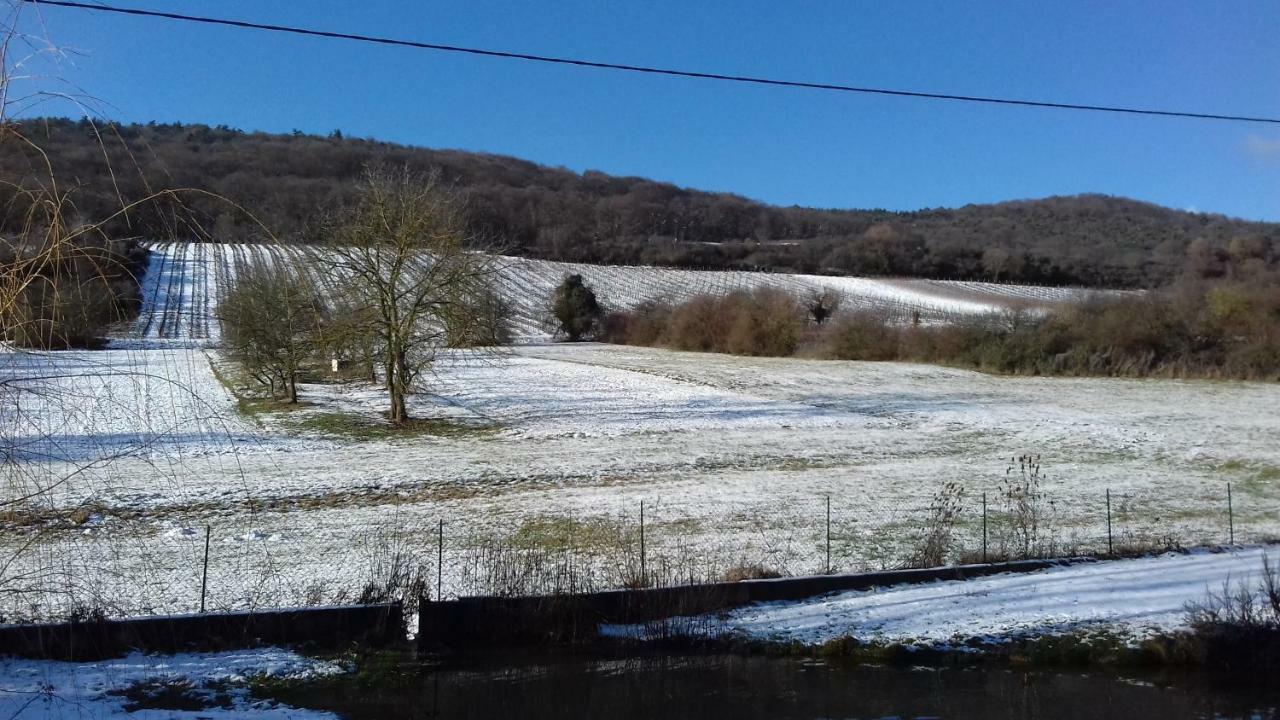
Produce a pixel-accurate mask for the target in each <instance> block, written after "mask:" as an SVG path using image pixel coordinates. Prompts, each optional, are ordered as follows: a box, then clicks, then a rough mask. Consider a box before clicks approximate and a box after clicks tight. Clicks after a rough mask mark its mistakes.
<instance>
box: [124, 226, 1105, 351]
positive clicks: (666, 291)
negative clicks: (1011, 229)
mask: <svg viewBox="0 0 1280 720" xmlns="http://www.w3.org/2000/svg"><path fill="white" fill-rule="evenodd" d="M151 251H152V254H151V259H150V265H149V269H148V271H147V274H146V276H145V277H144V279H143V283H142V293H143V298H144V311H143V314H142V315H141V317H139V318H138V320H137V321H136V323H135V325H134V327H133V328H132V329H131V332H130V333H129V334H130V335H131V336H132V337H135V338H146V339H169V340H188V341H190V340H195V341H209V342H216V340H217V339H218V336H219V329H218V324H217V321H216V319H215V317H214V313H215V311H216V308H217V302H218V297H219V294H220V293H221V292H223V291H224V290H225V288H227V287H229V286H230V283H231V282H232V280H233V279H234V277H235V275H236V273H237V272H238V271H239V270H240V269H241V268H244V267H249V266H254V265H258V266H266V267H280V266H284V267H297V268H301V269H303V270H304V271H306V272H308V273H309V274H311V275H312V276H313V279H315V280H316V281H317V282H318V283H320V284H322V285H325V284H328V282H327V281H326V279H325V278H323V277H322V274H321V273H320V272H319V271H318V270H317V263H316V262H315V254H316V253H319V252H323V250H320V249H316V248H310V247H306V246H299V245H232V244H214V243H158V244H154V245H152V246H151ZM498 263H499V264H498V277H497V281H496V284H497V287H498V290H499V292H500V293H501V294H502V295H503V297H504V298H505V299H506V300H507V302H509V303H511V305H512V308H513V315H514V317H513V318H512V322H513V326H514V328H513V329H514V330H515V335H516V337H517V338H519V339H520V340H521V341H523V342H537V341H542V340H546V339H547V338H548V336H549V331H548V329H547V326H546V322H545V318H546V314H547V313H546V305H547V300H548V298H549V297H550V295H551V292H552V290H553V289H554V288H555V287H556V285H558V284H559V283H560V281H561V280H562V279H563V278H564V277H565V275H569V274H580V275H582V276H583V277H584V278H585V279H586V281H587V283H588V284H589V285H591V286H592V287H593V288H594V289H595V290H596V293H597V294H598V295H599V297H600V298H601V300H602V301H603V302H604V303H605V304H606V305H607V306H609V307H613V308H620V309H629V308H633V307H635V306H636V305H638V304H639V303H642V302H644V301H646V300H656V299H663V300H670V301H676V302H679V301H681V300H685V299H688V298H690V297H693V296H694V295H699V294H712V295H723V294H726V293H729V292H732V291H734V290H743V289H752V288H757V287H766V286H767V287H775V288H779V289H782V290H785V291H787V292H790V293H792V294H795V295H798V296H803V295H805V294H808V293H811V292H814V291H820V290H823V289H830V290H835V291H837V292H839V293H840V294H841V295H842V297H843V301H844V305H845V307H848V308H858V309H865V310H878V311H883V312H888V313H891V314H893V315H895V316H898V317H904V318H905V317H911V316H912V315H913V314H914V313H919V316H920V318H921V319H922V320H924V321H926V322H945V321H947V320H951V319H955V318H958V317H965V316H973V315H982V314H987V313H993V312H999V311H1000V310H1002V309H1004V308H1007V307H1009V306H1010V305H1013V304H1023V305H1030V306H1037V307H1043V306H1047V305H1054V304H1060V303H1069V302H1078V301H1080V300H1082V299H1083V298H1084V297H1086V296H1087V295H1088V293H1089V291H1087V290H1083V289H1080V288H1053V287H1037V286H1020V285H1000V284H995V283H981V282H957V281H944V280H901V279H879V278H876V279H873V278H855V277H828V276H820V275H789V274H775V273H762V272H744V271H713V270H675V269H669V268H657V267H627V266H606V265H586V264H581V263H563V262H554V261H549V260H530V259H527V258H514V257H502V258H499V260H498Z"/></svg>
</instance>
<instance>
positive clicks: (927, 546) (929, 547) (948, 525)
mask: <svg viewBox="0 0 1280 720" xmlns="http://www.w3.org/2000/svg"><path fill="white" fill-rule="evenodd" d="M963 507H964V486H962V485H960V484H959V483H956V482H948V483H944V484H943V486H942V487H941V488H939V489H938V491H937V492H936V493H934V495H933V501H932V502H931V503H930V504H929V515H928V517H927V518H926V519H925V522H924V524H923V525H922V526H921V527H920V530H919V533H918V535H917V537H916V540H915V549H914V550H912V552H911V555H910V557H908V559H907V563H906V565H907V567H912V568H927V567H941V566H942V565H945V564H946V563H947V556H948V554H950V552H951V549H952V539H953V535H954V533H955V527H956V520H957V519H958V518H959V516H960V512H961V510H962V509H963Z"/></svg>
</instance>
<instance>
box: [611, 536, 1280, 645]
mask: <svg viewBox="0 0 1280 720" xmlns="http://www.w3.org/2000/svg"><path fill="white" fill-rule="evenodd" d="M1264 556H1269V557H1270V559H1271V562H1272V565H1273V566H1274V565H1275V564H1276V563H1277V562H1280V546H1274V545H1273V546H1267V547H1251V548H1240V549H1235V550H1231V551H1226V552H1209V551H1197V552H1192V553H1189V554H1166V555H1161V556H1159V557H1150V558H1141V559H1136V560H1115V561H1109V562H1097V563H1088V564H1082V565H1071V566H1067V567H1060V568H1052V569H1048V570H1042V571H1039V572H1034V573H1023V574H1014V573H1009V574H1003V575H992V576H988V577H983V578H976V579H972V580H951V581H943V582H935V583H927V584H922V585H904V586H895V587H886V588H879V589H875V590H867V591H852V592H842V593H833V594H830V595H823V596H819V597H815V598H810V599H807V600H802V601H789V602H769V603H757V604H754V605H749V606H746V607H742V608H737V609H735V610H732V611H729V612H728V613H725V614H722V615H719V616H714V617H711V616H708V617H702V618H695V619H691V621H690V622H688V623H674V624H673V627H675V628H677V632H678V631H679V630H678V628H682V627H688V628H696V632H697V633H698V634H704V633H708V634H710V635H713V636H732V635H738V636H745V637H749V638H752V639H759V640H770V641H779V642H801V643H804V644H809V645H819V644H822V643H825V642H828V641H830V640H835V639H837V638H841V637H854V638H857V639H859V640H862V641H876V642H885V643H918V644H925V645H946V644H948V643H950V642H952V641H964V640H969V639H972V638H978V639H983V640H990V641H999V640H1002V639H1010V638H1018V637H1030V636H1035V635H1047V634H1058V633H1067V632H1072V631H1075V630H1080V629H1086V628H1099V627H1107V628H1111V629H1114V630H1116V631H1118V632H1120V633H1123V634H1126V635H1128V636H1130V637H1135V638H1138V637H1143V636H1146V635H1149V634H1152V633H1156V632H1162V631H1169V630H1175V629H1178V628H1180V627H1182V626H1183V625H1184V624H1185V623H1186V616H1187V606H1188V604H1189V603H1197V602H1203V601H1205V600H1206V598H1207V597H1208V593H1209V592H1215V593H1220V592H1221V591H1222V589H1223V586H1224V583H1230V585H1231V587H1232V588H1237V587H1239V586H1240V585H1241V584H1242V583H1243V584H1244V585H1245V586H1246V587H1249V588H1250V589H1254V588H1255V586H1256V585H1257V583H1258V580H1259V576H1260V574H1261V572H1262V560H1263V557H1264ZM670 629H671V628H664V632H666V631H670ZM601 630H602V633H603V634H605V635H607V636H613V637H633V638H645V637H646V636H647V635H648V634H649V633H650V632H652V630H653V629H652V628H646V627H644V626H625V625H614V626H604V627H602V629H601ZM691 632H692V630H691Z"/></svg>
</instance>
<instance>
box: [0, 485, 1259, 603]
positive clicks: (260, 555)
mask: <svg viewBox="0 0 1280 720" xmlns="http://www.w3.org/2000/svg"><path fill="white" fill-rule="evenodd" d="M355 517H356V516H355V515H352V514H351V513H349V512H344V509H343V508H334V509H333V511H332V513H329V514H324V515H322V516H317V515H315V514H308V513H291V512H287V511H285V512H278V513H269V514H266V513H264V514H253V513H249V514H234V513H232V514H228V515H227V516H226V517H225V518H222V519H219V518H217V517H214V518H212V519H210V518H207V517H201V518H199V519H198V520H197V519H196V518H194V517H193V518H191V520H190V521H189V524H186V525H184V524H182V523H176V524H173V525H172V526H171V527H169V528H168V529H165V530H160V529H158V528H157V527H155V526H154V525H147V524H145V523H135V524H131V525H129V524H122V525H120V526H117V527H113V526H112V525H111V524H110V521H104V524H96V523H97V521H96V520H93V519H91V520H89V521H88V522H86V523H85V524H84V525H82V526H76V528H75V529H67V530H65V531H60V532H59V533H57V534H56V535H55V539H53V540H42V541H41V542H39V543H36V544H34V545H33V546H31V547H30V548H27V550H26V551H25V553H24V554H23V555H22V556H21V557H20V559H18V560H16V561H15V562H13V563H11V564H10V565H9V566H8V567H6V569H5V572H6V573H7V579H8V581H9V582H8V584H7V585H6V588H7V592H6V593H0V601H3V604H2V606H0V616H3V619H4V620H5V621H21V620H35V619H53V618H65V617H69V616H70V617H85V616H92V615H94V614H103V615H107V616H126V615H148V614H157V613H172V612H202V611H206V612H214V611H225V610H242V609H255V608H270V607H285V606H307V605H321V604H342V603H360V602H380V601H387V600H393V599H399V598H416V597H418V596H419V595H424V596H426V597H429V598H445V599H448V598H453V597H460V596H475V595H500V596H515V595H532V594H555V593H574V592H591V591H599V590H606V589H618V588H636V587H653V586H670V585H680V584H696V583H706V582H721V581H733V580H742V579H750V578H766V577H777V576H797V575H815V574H823V573H850V572H860V571H874V570H885V569H896V568H906V567H930V566H938V565H951V564H965V563H978V562H984V561H986V562H998V561H1003V560H1015V559H1023V558H1039V557H1060V556H1074V555H1095V556H1113V557H1123V556H1131V555H1137V554H1145V553H1152V552H1162V551H1168V550H1176V549H1179V548H1189V547H1195V546H1206V545H1209V546H1212V545H1227V544H1245V543H1260V542H1269V541H1275V540H1276V539H1277V538H1280V516H1277V515H1276V513H1275V512H1274V503H1269V502H1268V501H1267V499H1266V496H1260V495H1258V494H1256V493H1254V492H1252V491H1250V490H1248V489H1245V490H1244V491H1241V489H1239V488H1236V487H1232V486H1230V485H1227V484H1225V483H1224V484H1222V485H1214V486H1212V487H1206V488H1205V489H1204V490H1203V491H1202V492H1200V493H1198V494H1196V495H1195V496H1194V497H1170V496H1165V495H1162V494H1160V493H1159V492H1158V491H1157V490H1154V489H1152V488H1149V487H1145V486H1144V487H1142V488H1139V489H1130V488H1123V487H1121V488H1117V489H1108V488H1099V489H1096V490H1088V491H1084V490H1078V489H1071V488H1064V487H1061V486H1057V487H1054V488H1052V489H1042V488H1041V487H1039V485H1038V483H1036V482H1034V480H1033V479H1031V476H1029V475H1028V476H1027V478H1026V479H1024V476H1023V475H1022V474H1021V473H1020V472H1018V471H1016V470H1015V472H1014V473H1013V474H1012V475H1011V476H1010V478H1009V479H1008V481H1007V482H1003V483H993V484H990V485H988V486H986V487H962V486H960V485H958V484H954V483H953V484H944V485H941V486H939V487H937V488H936V489H935V490H934V492H932V493H928V492H927V490H926V491H917V492H915V493H914V494H910V495H903V496H897V497H887V496H877V495H871V494H865V493H858V492H856V491H853V490H850V489H849V488H848V487H847V486H841V489H840V490H839V491H833V492H831V493H806V494H803V495H795V494H790V495H787V494H771V493H758V494H756V495H753V496H749V497H747V496H744V497H732V498H724V497H716V498H712V499H706V498H694V499H690V498H688V497H672V498H667V497H661V496H657V495H655V496H651V497H650V496H645V495H640V494H635V493H634V491H633V493H632V494H628V495H624V496H622V497H619V498H608V499H607V501H606V500H599V501H598V502H597V503H595V504H594V505H593V504H590V503H589V502H584V504H583V505H581V506H579V507H576V508H566V507H565V506H564V505H563V504H561V505H559V506H557V508H556V509H554V510H551V509H541V508H540V507H539V505H538V504H535V503H523V504H518V505H517V504H512V505H511V506H504V505H501V504H499V503H493V504H488V505H486V506H484V507H475V506H474V505H469V504H467V503H462V502H459V503H456V504H453V505H447V504H438V505H437V504H409V505H405V506H403V507H399V506H395V505H388V506H384V507H379V508H375V509H373V512H370V513H365V514H363V516H362V517H363V518H364V519H363V520H356V519H354V518H355Z"/></svg>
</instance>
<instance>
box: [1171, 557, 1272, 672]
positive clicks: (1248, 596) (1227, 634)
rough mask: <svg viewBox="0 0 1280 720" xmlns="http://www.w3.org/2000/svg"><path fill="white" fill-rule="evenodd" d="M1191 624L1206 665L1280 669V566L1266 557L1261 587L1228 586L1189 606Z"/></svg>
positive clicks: (1188, 620)
mask: <svg viewBox="0 0 1280 720" xmlns="http://www.w3.org/2000/svg"><path fill="white" fill-rule="evenodd" d="M1186 612H1187V624H1188V625H1190V626H1191V629H1192V636H1193V637H1194V639H1195V641H1196V642H1197V643H1198V645H1199V648H1198V649H1199V654H1200V655H1201V659H1202V662H1203V663H1204V664H1205V665H1206V666H1207V667H1214V668H1216V669H1222V670H1228V671H1234V670H1248V671H1251V672H1257V671H1260V670H1276V669H1280V568H1277V567H1276V566H1275V565H1273V564H1272V563H1271V560H1270V558H1269V557H1268V556H1267V555H1265V554H1264V555H1263V557H1262V574H1261V577H1260V578H1259V580H1258V581H1257V583H1256V584H1255V585H1253V586H1249V585H1248V584H1246V583H1244V582H1239V583H1236V584H1235V585H1232V583H1231V581H1230V580H1227V581H1225V582H1223V584H1222V590H1221V591H1219V592H1213V591H1209V592H1208V593H1207V596H1206V598H1205V599H1204V600H1202V601H1200V602H1194V603H1188V604H1187V609H1186Z"/></svg>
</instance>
